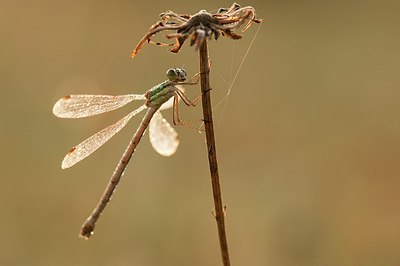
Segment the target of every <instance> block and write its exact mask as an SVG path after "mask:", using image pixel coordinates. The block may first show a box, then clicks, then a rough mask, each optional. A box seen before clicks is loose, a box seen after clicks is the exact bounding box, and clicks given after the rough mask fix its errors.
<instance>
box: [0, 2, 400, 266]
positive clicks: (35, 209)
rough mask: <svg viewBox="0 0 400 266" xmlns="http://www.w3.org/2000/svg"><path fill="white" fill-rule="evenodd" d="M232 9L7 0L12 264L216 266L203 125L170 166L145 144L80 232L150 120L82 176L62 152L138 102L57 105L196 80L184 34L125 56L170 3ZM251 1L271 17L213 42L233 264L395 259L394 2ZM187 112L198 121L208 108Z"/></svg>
mask: <svg viewBox="0 0 400 266" xmlns="http://www.w3.org/2000/svg"><path fill="white" fill-rule="evenodd" d="M231 4H232V2H229V1H206V0H204V1H193V2H182V1H175V0H171V1H160V0H154V1H149V2H147V1H136V0H131V1H90V0H83V1H56V2H54V1H46V0H39V1H7V0H6V1H4V0H3V1H1V3H0V22H1V23H0V30H1V42H0V53H1V61H0V88H1V92H2V99H3V100H2V104H1V106H0V118H1V123H0V141H1V142H0V144H1V157H0V163H1V169H2V173H1V184H2V185H1V187H2V191H1V193H0V210H1V219H0V239H1V241H0V264H1V265H59V266H60V265H221V259H220V252H219V244H218V238H217V229H216V224H215V221H214V218H213V216H212V214H211V211H212V209H213V201H212V193H211V184H210V177H209V170H208V160H207V154H206V149H205V142H204V139H205V136H204V134H203V133H199V132H198V131H196V130H193V129H188V128H184V127H178V128H177V131H178V132H179V134H180V141H181V144H180V147H179V149H178V151H177V153H176V154H175V155H174V156H172V157H168V158H165V157H162V156H160V155H158V154H157V153H156V152H154V150H153V149H152V148H151V145H150V143H149V141H148V137H147V136H145V137H144V138H143V139H142V142H141V143H140V145H139V147H138V149H137V151H136V153H135V154H134V156H133V158H132V160H131V162H130V165H129V166H128V169H127V171H126V173H125V175H124V177H123V179H122V181H121V183H120V185H119V187H118V189H117V191H116V194H115V195H114V197H113V200H112V201H111V203H110V204H109V205H108V207H107V208H106V210H105V213H104V214H103V215H102V217H101V219H100V221H99V223H98V225H97V228H96V232H95V235H94V236H93V237H92V238H91V239H90V240H89V241H84V240H82V239H79V238H78V232H79V230H80V227H81V224H82V223H83V221H84V220H85V219H86V218H87V216H88V215H89V213H90V212H91V211H92V209H93V207H94V206H95V204H96V203H97V201H98V199H99V197H100V195H101V194H102V192H103V189H104V187H105V185H106V183H107V182H108V179H109V177H110V175H111V173H112V172H113V170H114V167H115V166H116V164H117V162H118V160H119V158H120V156H121V154H122V152H123V151H124V149H125V147H126V145H127V143H128V142H129V140H130V138H131V136H132V134H133V133H134V131H135V130H136V127H137V126H138V124H139V122H140V120H141V118H135V119H133V121H131V122H130V124H129V125H128V126H127V127H126V128H125V129H124V130H123V131H122V132H121V133H119V134H118V135H117V136H115V137H114V138H113V139H112V140H111V141H110V142H109V143H107V144H106V145H105V146H104V147H102V148H101V149H99V150H98V151H97V152H96V153H94V154H93V155H92V156H90V157H88V158H87V159H85V160H84V161H82V162H81V163H79V164H77V165H76V166H74V167H73V168H71V169H68V170H61V167H60V165H61V161H62V158H63V156H64V155H65V153H66V152H67V151H68V150H69V149H70V148H71V147H72V146H74V145H76V144H78V143H79V142H80V141H82V140H84V139H85V138H87V137H89V136H90V135H92V134H93V133H95V132H97V131H98V130H100V129H102V128H104V127H106V126H108V125H109V124H111V123H113V122H115V121H117V120H118V119H119V118H121V117H122V116H124V115H125V114H127V113H128V112H129V111H130V110H132V109H133V108H136V107H137V106H139V103H134V104H131V105H129V107H124V108H122V109H121V110H118V111H114V112H110V113H107V114H104V115H101V116H98V117H91V118H86V119H77V120H64V119H59V118H56V117H54V116H53V114H52V111H51V109H52V106H53V104H54V103H55V102H56V101H57V100H58V99H59V98H60V97H62V96H64V95H68V94H77V93H82V94H91V93H93V94H129V93H144V92H145V91H146V90H148V89H149V88H150V87H152V86H153V85H155V84H157V83H159V82H161V81H163V80H164V79H165V72H166V70H167V69H168V68H170V67H184V68H186V70H187V71H188V73H189V75H192V74H195V73H197V72H198V59H197V54H196V52H195V50H194V48H193V47H190V46H188V45H187V44H185V45H184V46H183V48H182V51H181V52H180V53H179V54H177V55H176V54H171V53H169V52H168V50H167V48H166V47H156V46H150V45H145V46H144V47H143V49H142V50H141V51H140V52H139V54H138V56H137V57H136V58H135V59H134V60H133V61H131V60H130V58H129V56H130V51H131V50H132V49H133V48H134V47H135V45H136V44H137V42H138V41H139V40H140V39H141V38H142V36H143V35H144V34H145V33H146V32H147V29H148V28H149V27H150V25H152V24H153V23H155V22H156V21H158V19H159V16H158V15H159V14H160V13H161V12H164V11H166V10H173V11H176V12H177V13H188V14H194V13H196V12H198V11H199V10H201V9H207V10H208V11H212V10H216V9H218V8H219V7H229V6H230V5H231ZM240 4H241V5H243V6H245V5H252V6H253V7H254V8H255V9H256V11H257V15H258V17H259V18H263V19H264V23H263V24H262V25H261V26H260V25H254V26H252V27H251V28H250V29H249V30H248V31H246V32H245V34H244V38H243V39H242V40H240V41H232V40H228V39H222V38H221V39H220V40H218V42H216V41H211V42H210V44H209V49H210V57H211V59H212V62H213V65H212V73H211V84H212V87H213V90H212V97H213V103H214V106H215V109H214V112H215V114H214V115H215V124H216V134H217V135H216V137H217V151H218V156H219V167H220V176H221V185H222V190H223V200H224V204H225V205H226V206H227V217H226V227H227V233H228V242H229V248H230V256H231V262H232V265H284V266H291V265H293V266H297V265H325V266H326V265H332V266H333V265H341V266H344V265H363V266H368V265H371V266H373V265H400V249H399V244H400V193H399V189H400V163H399V161H400V123H399V116H400V104H399V102H400V90H399V86H400V75H399V73H400V49H399V47H400V34H399V25H400V18H399V15H398V10H399V9H398V8H399V4H398V2H397V1H311V0H305V1H247V2H240ZM257 32H258V33H257ZM253 38H255V39H254V43H253V45H251V42H252V40H253ZM155 40H158V41H165V39H164V38H163V36H162V35H159V36H157V38H155ZM248 49H249V52H248V54H247V56H245V54H246V51H247V50H248ZM242 60H244V63H243V66H242V68H241V70H240V71H239V73H238V75H237V78H236V81H235V82H234V83H232V80H233V78H234V76H235V74H236V73H237V71H238V69H239V66H240V63H241V62H242ZM230 86H232V88H231V90H230V92H229V88H230ZM186 91H187V93H188V94H189V95H190V96H191V97H194V96H196V95H198V94H199V91H200V88H199V87H187V88H186ZM228 94H229V95H228ZM224 99H226V100H225V101H224ZM221 101H222V102H221ZM219 102H221V104H219V105H217V104H218V103H219ZM180 111H181V116H182V118H183V119H186V120H191V121H194V122H193V123H195V124H196V123H197V124H199V121H200V119H201V117H202V115H201V108H200V107H198V108H192V109H190V108H186V107H184V106H182V107H181V108H180ZM164 116H165V117H166V118H168V119H169V120H170V118H171V111H170V110H167V111H164ZM170 121H171V120H170Z"/></svg>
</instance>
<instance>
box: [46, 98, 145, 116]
mask: <svg viewBox="0 0 400 266" xmlns="http://www.w3.org/2000/svg"><path fill="white" fill-rule="evenodd" d="M145 99H146V97H145V96H144V94H127V95H118V96H112V95H87V94H86V95H85V94H78V95H69V96H65V97H63V98H61V99H60V100H58V101H57V102H56V103H55V104H54V107H53V114H54V115H55V116H57V117H61V118H81V117H88V116H92V115H98V114H102V113H106V112H109V111H112V110H115V109H118V108H120V107H122V106H124V105H125V104H127V103H130V102H131V101H133V100H145Z"/></svg>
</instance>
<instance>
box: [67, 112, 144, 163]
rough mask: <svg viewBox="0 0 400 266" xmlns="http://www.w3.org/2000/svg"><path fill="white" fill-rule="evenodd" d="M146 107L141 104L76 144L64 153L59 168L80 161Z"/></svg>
mask: <svg viewBox="0 0 400 266" xmlns="http://www.w3.org/2000/svg"><path fill="white" fill-rule="evenodd" d="M146 108H147V107H146V105H142V106H141V107H139V108H138V109H136V110H135V111H133V112H131V113H130V114H128V115H126V116H125V117H123V118H122V119H121V120H119V121H118V122H116V123H114V124H112V125H110V126H108V127H106V128H105V129H103V130H101V131H99V132H97V133H96V134H94V135H93V136H91V137H89V138H87V139H86V140H84V141H82V142H81V143H80V144H78V145H77V146H75V147H73V148H72V149H71V150H70V151H69V152H68V153H67V155H65V157H64V160H63V161H62V163H61V168H62V169H65V168H69V167H71V166H73V165H74V164H76V163H78V162H80V161H82V160H83V159H85V158H86V157H88V156H89V155H90V154H92V153H93V152H94V151H95V150H97V149H98V148H100V147H101V146H102V145H103V144H104V143H106V142H107V141H108V140H109V139H111V137H113V136H114V135H115V134H117V133H118V132H119V131H120V130H121V129H122V128H123V127H124V126H126V124H127V123H128V122H129V120H130V119H131V118H132V117H134V116H135V115H136V114H138V113H140V112H141V111H143V110H144V109H146Z"/></svg>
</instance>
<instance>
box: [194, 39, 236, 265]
mask: <svg viewBox="0 0 400 266" xmlns="http://www.w3.org/2000/svg"><path fill="white" fill-rule="evenodd" d="M199 59H200V85H201V93H202V105H203V120H204V127H205V131H206V140H207V151H208V163H209V166H210V174H211V184H212V191H213V197H214V206H215V220H216V221H217V227H218V236H219V244H220V248H221V255H222V261H223V263H224V264H223V265H224V266H229V265H230V261H229V252H228V242H227V239H226V231H225V211H224V207H223V206H222V195H221V187H220V183H219V174H218V162H217V151H216V148H215V138H214V125H213V115H212V105H211V96H210V92H211V87H210V78H209V72H210V66H209V58H208V47H207V40H204V41H203V43H202V44H201V45H200V47H199Z"/></svg>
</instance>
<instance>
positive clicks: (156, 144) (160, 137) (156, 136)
mask: <svg viewBox="0 0 400 266" xmlns="http://www.w3.org/2000/svg"><path fill="white" fill-rule="evenodd" d="M149 136H150V143H151V145H152V146H153V148H154V149H155V150H156V151H157V152H158V153H159V154H161V155H163V156H171V155H172V154H174V153H175V152H176V149H177V148H178V145H179V138H178V133H177V132H176V131H175V129H174V128H173V127H172V126H171V125H170V124H169V123H168V122H167V120H165V119H164V118H163V117H162V115H161V112H160V111H157V112H156V113H155V114H154V116H153V118H152V119H151V121H150V125H149Z"/></svg>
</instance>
